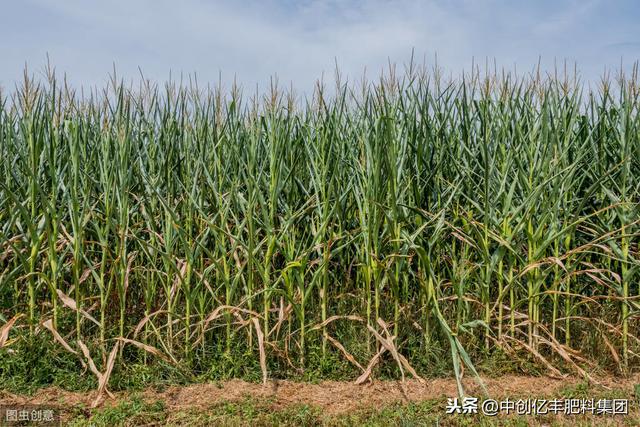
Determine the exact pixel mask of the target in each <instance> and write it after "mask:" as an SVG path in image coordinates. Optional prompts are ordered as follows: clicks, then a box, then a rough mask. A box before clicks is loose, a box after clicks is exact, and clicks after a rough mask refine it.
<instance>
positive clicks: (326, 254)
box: [0, 65, 640, 387]
mask: <svg viewBox="0 0 640 427" xmlns="http://www.w3.org/2000/svg"><path fill="white" fill-rule="evenodd" d="M107 86H108V87H107V88H105V89H104V90H98V89H93V90H85V91H80V90H79V89H74V88H73V87H70V86H68V85H67V84H66V83H65V82H64V81H63V80H61V79H59V78H58V79H56V78H55V77H54V76H53V74H51V75H49V76H48V78H43V79H42V81H38V80H35V79H33V78H30V77H29V76H28V75H27V74H26V73H25V80H24V82H23V83H22V84H21V85H20V86H18V87H17V88H15V89H14V90H11V91H8V92H7V91H6V90H5V91H4V92H2V93H1V94H0V105H1V111H0V173H1V174H2V180H1V187H0V323H1V325H2V326H0V327H1V328H2V329H1V330H0V331H1V334H0V347H5V349H11V348H12V347H14V346H18V345H19V343H20V341H21V340H23V339H26V338H27V337H30V336H39V337H42V339H46V340H48V341H50V342H51V343H52V344H55V346H57V348H58V347H59V348H60V349H61V351H63V352H67V353H69V354H75V355H77V356H78V366H79V369H80V365H84V364H85V362H89V366H90V367H91V369H92V371H93V372H97V373H96V375H98V374H100V375H102V373H101V371H102V370H104V371H106V373H107V375H105V376H106V377H107V379H106V380H108V372H110V370H111V369H112V368H113V367H114V366H119V365H120V364H126V363H129V362H130V361H132V360H142V361H143V362H142V363H146V364H153V363H156V362H157V361H162V362H163V363H169V364H172V365H178V366H182V367H183V369H187V370H188V369H193V370H197V369H200V368H199V367H202V366H204V365H206V363H207V362H206V361H207V359H208V358H209V357H210V356H211V354H212V353H218V352H219V353H224V354H227V355H228V356H229V357H233V354H235V353H234V350H233V349H237V348H244V349H245V351H246V353H247V354H249V357H251V358H253V360H255V361H256V364H258V363H259V366H260V367H261V371H262V375H263V377H264V378H265V379H266V378H267V376H269V377H278V376H282V375H283V374H282V373H281V372H284V371H285V370H287V369H288V370H290V371H300V372H303V371H304V370H305V369H310V365H311V364H312V362H311V360H314V361H317V360H322V359H323V358H330V357H334V358H337V359H339V360H343V361H344V363H345V364H348V365H351V366H353V369H354V372H355V373H356V375H361V377H360V379H359V380H360V381H361V382H362V381H364V380H366V379H367V377H368V376H370V375H372V370H375V369H377V368H376V365H378V367H380V366H381V365H383V364H386V365H391V366H394V368H393V369H396V368H395V367H397V371H395V372H396V373H397V374H398V375H399V376H400V375H402V376H403V377H404V375H405V371H407V372H409V373H411V374H412V375H414V376H429V375H430V363H431V362H429V361H433V360H435V359H446V360H447V363H448V364H449V367H450V369H451V372H453V373H455V375H456V377H457V378H460V377H461V376H462V374H463V371H464V370H465V369H466V370H469V371H470V372H472V373H475V372H476V368H475V367H478V366H481V365H482V363H483V361H486V360H489V359H490V358H491V357H492V356H493V355H495V354H496V353H497V352H501V353H503V354H506V355H508V357H512V358H513V360H514V362H513V363H516V362H515V360H519V359H527V360H531V361H532V362H533V363H534V364H536V365H538V366H540V367H541V368H542V369H543V370H547V371H550V372H552V373H554V374H558V375H559V374H562V373H565V372H571V371H573V372H578V373H580V374H582V375H586V376H588V375H589V372H590V371H591V370H592V369H595V367H596V366H600V367H604V368H605V369H609V370H612V371H617V372H628V371H629V370H631V369H633V368H634V367H635V366H638V361H639V357H638V351H640V345H639V344H640V342H639V338H640V337H639V335H638V333H639V332H640V331H639V330H638V315H639V309H640V300H639V298H640V296H639V293H640V289H639V286H638V283H639V277H640V274H639V269H640V252H639V241H640V239H639V235H640V215H639V214H640V210H639V201H640V114H639V110H640V86H639V80H638V74H637V68H634V70H633V72H632V73H630V74H628V75H625V74H622V73H620V74H613V75H610V76H605V77H604V78H603V79H602V80H601V81H599V82H597V83H596V84H591V85H587V84H584V83H582V82H581V81H580V79H579V78H578V77H577V75H576V73H567V72H556V73H554V74H547V75H543V74H541V73H535V72H534V73H532V74H530V75H515V74H513V73H506V72H494V71H489V72H487V71H482V72H481V71H479V70H476V71H474V72H472V73H469V74H465V75H461V76H460V77H456V78H445V77H444V76H443V75H442V73H440V72H439V71H438V70H437V69H431V68H428V67H426V66H416V65H410V66H408V67H406V69H405V70H403V71H402V72H397V71H396V70H395V68H394V67H390V68H389V70H388V72H385V73H383V75H382V77H381V78H380V79H379V80H374V81H367V80H364V81H362V82H360V83H345V82H342V81H341V79H340V76H339V74H338V75H337V77H336V81H335V84H334V83H332V84H331V85H330V87H328V86H326V85H324V84H322V83H318V85H317V87H316V88H315V90H314V91H313V93H312V94H310V95H309V96H307V97H300V96H296V95H295V93H293V92H292V91H290V90H282V89H281V88H279V87H278V86H277V84H276V83H275V82H274V83H273V84H272V86H271V87H270V88H269V89H267V90H266V91H264V92H263V93H256V94H254V95H251V96H247V95H246V92H244V91H242V90H241V89H240V88H238V87H237V86H231V87H230V88H229V89H228V90H226V89H224V88H223V87H221V86H217V87H209V86H207V87H205V88H202V87H199V86H198V84H197V82H196V80H195V79H193V80H188V81H186V82H184V81H183V82H170V83H166V84H164V85H159V84H156V83H153V82H150V81H146V80H143V81H142V82H141V83H140V84H136V85H131V84H128V85H127V84H125V83H123V82H122V81H120V80H118V79H117V78H116V77H115V76H114V77H113V78H112V79H111V82H110V83H109V84H108V85H107ZM346 331H351V332H349V333H347V332H346ZM349 334H351V335H349ZM349 336H351V337H352V338H351V339H349ZM125 348H126V351H123V350H125ZM0 351H3V350H0ZM6 354H8V353H5V356H4V357H10V356H6ZM421 355H423V356H421ZM92 356H93V357H94V358H95V359H96V363H97V364H98V365H99V366H102V368H99V367H96V366H95V364H94V362H93V360H92ZM429 357H431V358H429ZM421 360H426V362H421ZM98 361H101V363H98ZM314 363H315V362H314ZM278 367H281V370H282V371H279V370H278V369H280V368H278ZM100 375H98V378H101V377H100ZM103 379H105V378H104V377H102V379H101V380H100V386H101V387H106V384H105V385H103V384H102V383H103V381H102V380H103Z"/></svg>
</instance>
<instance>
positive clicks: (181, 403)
mask: <svg viewBox="0 0 640 427" xmlns="http://www.w3.org/2000/svg"><path fill="white" fill-rule="evenodd" d="M483 381H484V383H485V385H486V388H487V391H488V394H489V396H491V397H492V398H494V399H499V398H506V397H509V398H527V397H539V396H541V395H554V394H558V393H561V392H562V390H566V389H567V388H568V387H571V386H575V385H578V384H581V383H583V382H584V380H583V379H581V378H578V377H567V378H565V379H553V378H549V377H529V376H503V377H498V378H485V379H483ZM596 381H597V382H598V384H599V387H602V388H604V390H618V391H622V392H624V393H625V394H627V393H628V394H627V395H628V396H629V398H630V399H632V398H633V396H634V386H635V385H636V384H639V383H640V374H634V375H632V376H629V377H625V378H621V377H602V378H596ZM464 384H465V391H466V394H468V395H471V396H478V397H481V396H482V391H481V390H480V388H479V386H478V384H477V383H476V381H475V380H474V379H471V378H467V379H465V380H464ZM128 395H129V394H128V393H126V392H122V393H114V397H115V399H111V398H107V399H105V400H104V401H103V402H102V403H101V405H106V406H109V405H114V404H115V403H117V402H118V401H122V400H125V399H127V396H128ZM141 395H142V397H143V398H145V399H149V400H162V401H164V402H165V405H166V407H167V409H169V410H174V409H175V410H182V409H200V408H202V409H206V408H210V407H211V406H213V405H216V404H218V403H224V402H234V401H241V400H244V399H246V398H253V399H258V400H260V399H269V400H270V402H272V405H273V406H274V408H275V409H278V408H286V407H288V406H291V405H296V404H307V405H313V406H316V407H319V408H321V409H322V411H323V412H324V413H326V414H332V415H339V414H344V413H347V412H350V411H354V410H358V409H363V408H380V407H384V406H386V405H390V404H394V403H398V402H419V401H425V400H431V399H441V398H444V397H455V396H456V395H457V388H456V382H455V380H454V379H433V380H426V381H425V382H424V383H421V382H419V381H417V380H414V379H409V380H407V381H406V383H405V384H404V385H403V384H402V383H401V382H400V381H373V382H371V383H367V384H363V385H355V384H354V383H351V382H336V381H325V382H320V383H317V384H310V383H297V382H291V381H270V382H269V383H268V384H267V385H265V386H263V385H262V384H255V383H249V382H245V381H241V380H231V381H226V382H221V383H212V384H196V385H190V386H171V387H167V388H165V389H164V390H162V391H156V390H147V391H144V392H142V393H141ZM95 397H96V392H89V393H79V392H68V391H64V390H60V389H56V388H46V389H42V390H40V391H38V392H37V393H36V394H34V395H33V396H16V395H12V394H10V393H7V392H4V391H1V390H0V405H25V404H43V405H45V404H49V405H60V406H78V405H80V406H84V407H89V406H90V405H91V404H92V402H93V401H94V399H95Z"/></svg>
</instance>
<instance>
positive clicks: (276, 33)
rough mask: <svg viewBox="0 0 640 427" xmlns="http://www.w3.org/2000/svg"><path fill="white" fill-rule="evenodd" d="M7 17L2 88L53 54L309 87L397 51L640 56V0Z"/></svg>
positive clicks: (31, 3)
mask: <svg viewBox="0 0 640 427" xmlns="http://www.w3.org/2000/svg"><path fill="white" fill-rule="evenodd" d="M2 10H3V13H2V17H0V58H1V60H0V86H3V87H5V88H10V87H13V86H14V84H15V82H16V81H18V80H19V79H20V78H21V75H22V70H23V67H24V64H25V62H26V63H28V65H29V69H30V71H32V72H34V73H35V74H36V75H38V74H39V73H41V72H42V70H43V69H44V65H45V64H46V55H47V54H49V56H50V58H51V62H52V64H53V65H54V66H55V67H56V69H57V71H58V72H66V73H67V75H68V78H69V80H70V81H71V82H72V83H74V84H76V85H103V84H104V82H105V81H106V80H107V79H108V74H109V72H110V71H111V70H112V69H113V64H114V63H115V65H116V68H117V70H118V72H119V74H120V75H122V76H125V77H126V78H128V79H135V78H137V77H138V76H139V72H138V67H140V68H141V69H142V71H143V73H144V75H145V76H146V77H149V78H151V79H154V80H158V81H163V80H166V79H167V78H168V77H169V72H170V71H171V72H172V75H173V76H179V75H180V73H183V74H184V75H188V74H189V73H194V72H195V73H197V75H198V80H199V81H200V82H217V81H218V77H219V76H220V75H221V76H222V80H223V82H226V83H230V82H231V81H232V80H233V78H234V77H235V78H237V80H238V81H239V82H240V83H241V84H242V85H243V87H244V88H245V89H250V90H253V89H254V88H255V85H256V84H259V85H261V87H264V86H265V85H266V83H267V82H268V79H269V76H271V75H274V74H277V75H278V78H279V81H280V83H281V84H282V85H287V86H288V85H289V84H290V83H293V86H294V87H296V88H297V89H299V90H302V91H306V90H307V89H310V88H311V87H312V84H313V82H314V80H315V79H316V78H318V77H320V76H321V75H322V74H323V73H324V75H325V77H326V80H331V79H332V78H333V77H332V76H333V71H334V68H335V64H336V62H337V64H338V65H339V67H340V69H341V71H342V73H343V75H344V76H345V77H348V78H349V79H350V80H354V79H360V78H361V77H362V73H363V71H364V69H365V67H366V69H367V75H368V76H370V77H374V76H376V75H378V74H379V72H380V70H381V69H382V67H384V66H385V65H386V64H387V62H388V60H389V59H390V60H391V61H393V62H397V63H399V64H403V63H406V62H407V60H408V59H409V58H410V55H411V51H412V49H415V53H416V57H418V58H420V59H421V60H422V59H423V58H426V60H427V63H432V62H433V58H434V55H435V54H436V53H437V55H438V62H439V64H440V65H441V66H443V67H444V68H445V69H446V70H448V71H451V72H453V74H457V73H459V72H460V71H461V70H462V69H463V68H465V69H467V70H468V68H469V65H470V63H471V59H472V58H474V57H475V60H476V62H477V63H481V64H484V63H485V59H486V58H489V59H490V60H491V61H492V62H493V60H494V58H495V60H496V62H497V63H498V65H500V66H505V67H507V68H509V69H513V68H514V66H515V67H517V69H518V70H519V71H529V70H531V69H532V67H533V65H534V64H536V63H537V62H538V57H539V56H541V57H542V63H543V65H544V66H545V67H546V68H551V67H552V66H553V63H554V61H558V62H559V63H562V62H563V61H564V60H565V59H566V60H568V61H570V63H572V64H573V62H574V61H577V63H578V67H579V69H580V71H581V73H582V76H583V78H584V79H585V80H589V81H596V80H597V78H598V76H599V75H600V74H601V73H602V71H603V70H604V68H605V67H609V68H612V67H613V68H617V67H619V65H620V61H621V60H622V61H623V64H624V66H630V65H631V64H632V63H633V62H634V61H637V60H639V59H640V24H638V22H640V1H634V0H619V1H616V0H608V1H607V0H582V1H573V0H555V1H552V0H542V1H515V0H514V1H507V0H486V1H485V0H477V1H472V0H453V1H440V0H424V1H419V0H399V1H391V0H343V1H336V0H319V1H311V0H302V1H293V0H263V1H254V0H247V1H204V0H174V1H166V0H126V1H124V0H111V1H89V0H16V1H10V2H7V3H5V4H4V5H3V9H2Z"/></svg>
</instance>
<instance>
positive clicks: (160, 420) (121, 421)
mask: <svg viewBox="0 0 640 427" xmlns="http://www.w3.org/2000/svg"><path fill="white" fill-rule="evenodd" d="M581 387H582V386H581ZM584 391H585V393H586V394H583V393H582V392H578V393H575V392H572V391H571V390H567V394H564V393H561V394H560V395H561V396H563V398H580V396H583V395H584V397H585V398H594V399H596V400H597V399H604V398H607V399H613V398H621V395H620V394H619V393H618V392H617V391H613V392H611V391H603V390H601V389H597V388H590V387H588V386H584ZM533 396H537V397H541V398H542V397H545V395H544V394H541V395H540V396H538V395H537V394H535V395H533ZM528 397H531V396H528ZM547 397H548V396H547ZM622 397H623V398H629V396H622ZM630 405H632V406H631V408H634V407H635V406H633V405H637V402H634V401H633V400H632V399H631V400H630ZM445 409H446V399H432V400H425V401H422V402H410V403H395V404H387V405H384V406H382V407H369V408H367V407H365V408H360V409H354V410H351V411H348V412H346V413H339V414H327V413H324V412H323V411H322V409H321V408H319V407H315V406H312V405H305V404H295V405H290V406H286V407H276V406H274V401H273V400H272V399H263V400H258V399H252V398H245V399H244V400H241V401H237V402H223V403H216V404H212V405H211V407H209V408H206V409H195V408H182V409H175V410H174V409H168V408H167V407H166V406H165V405H164V403H163V402H162V401H161V400H159V401H148V402H145V401H143V400H142V399H141V398H140V397H137V396H134V397H132V398H130V399H127V400H123V401H121V402H120V403H118V404H117V405H116V406H112V407H108V408H102V409H98V410H92V411H87V410H84V409H82V408H75V409H73V410H69V411H68V418H67V420H69V421H68V422H69V425H73V426H84V425H87V426H88V425H92V426H121V425H122V426H129V425H131V426H133V425H140V424H144V425H172V426H178V425H190V426H207V425H225V426H249V425H251V426H336V427H337V426H345V427H346V426H371V427H374V426H424V425H429V426H430V425H442V426H487V427H488V426H514V427H515V426H529V425H532V424H534V425H539V424H546V425H549V426H561V425H562V426H564V425H585V426H588V425H594V424H600V425H629V426H631V425H635V424H636V423H637V422H638V421H640V418H639V417H638V413H637V411H633V412H632V413H630V415H628V416H617V417H615V418H613V417H608V416H575V415H574V416H504V415H503V416H500V417H487V416H482V415H447V414H446V413H445Z"/></svg>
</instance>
